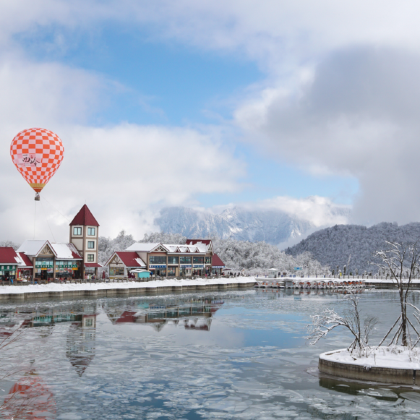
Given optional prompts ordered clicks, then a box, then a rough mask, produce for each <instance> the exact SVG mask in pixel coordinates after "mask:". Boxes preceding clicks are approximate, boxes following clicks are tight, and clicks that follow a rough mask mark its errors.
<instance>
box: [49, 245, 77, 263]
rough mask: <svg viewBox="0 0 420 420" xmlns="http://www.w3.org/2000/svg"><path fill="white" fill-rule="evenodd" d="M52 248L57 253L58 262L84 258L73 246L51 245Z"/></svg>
mask: <svg viewBox="0 0 420 420" xmlns="http://www.w3.org/2000/svg"><path fill="white" fill-rule="evenodd" d="M51 247H52V248H53V249H54V251H55V253H56V255H57V256H56V259H57V260H74V259H81V258H82V257H81V256H80V254H79V253H78V252H77V249H76V247H75V246H74V245H73V244H68V243H64V244H55V243H53V244H51Z"/></svg>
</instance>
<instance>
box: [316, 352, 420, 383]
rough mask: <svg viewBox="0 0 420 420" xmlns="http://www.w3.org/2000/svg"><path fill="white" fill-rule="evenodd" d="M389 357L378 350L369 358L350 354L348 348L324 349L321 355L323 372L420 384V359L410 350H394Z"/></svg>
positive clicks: (319, 367)
mask: <svg viewBox="0 0 420 420" xmlns="http://www.w3.org/2000/svg"><path fill="white" fill-rule="evenodd" d="M386 353H388V354H387V356H388V357H387V358H384V356H383V355H382V354H381V351H380V350H379V351H377V353H376V355H375V356H372V355H371V356H370V357H368V358H365V357H361V358H356V357H349V356H350V354H349V352H348V351H347V350H346V349H342V350H336V351H332V352H327V353H323V354H321V355H320V356H319V362H318V369H319V371H320V372H321V373H325V374H328V375H332V376H336V377H339V378H345V379H353V380H357V381H368V382H380V383H387V384H395V385H420V363H418V362H414V361H413V360H412V359H413V357H412V356H411V357H410V356H409V354H408V353H409V351H408V350H406V351H402V352H401V353H398V352H397V353H395V354H391V356H393V357H389V354H390V351H387V352H386ZM381 356H382V360H381Z"/></svg>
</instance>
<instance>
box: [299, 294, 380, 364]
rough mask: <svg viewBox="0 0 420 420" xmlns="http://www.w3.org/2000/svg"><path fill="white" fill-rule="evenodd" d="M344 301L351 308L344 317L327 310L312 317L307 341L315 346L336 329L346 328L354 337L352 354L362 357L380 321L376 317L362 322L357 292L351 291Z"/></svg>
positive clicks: (350, 347) (332, 310)
mask: <svg viewBox="0 0 420 420" xmlns="http://www.w3.org/2000/svg"><path fill="white" fill-rule="evenodd" d="M344 299H346V300H347V302H348V303H349V305H350V308H349V310H347V311H346V312H345V313H344V314H343V315H339V314H338V313H337V312H336V311H335V310H334V309H330V308H327V309H324V311H323V312H322V313H321V314H316V315H312V316H311V319H312V324H310V325H308V332H309V336H308V337H307V339H308V340H310V341H309V343H310V344H311V345H314V344H316V343H317V342H318V341H319V340H320V339H321V338H323V337H325V336H326V335H327V334H328V333H329V332H331V331H332V330H334V329H335V328H337V327H344V328H346V329H347V330H348V331H350V333H351V334H352V335H353V342H352V343H351V344H350V346H349V347H348V350H349V351H351V352H352V353H353V351H356V352H357V354H358V356H361V354H362V353H363V351H364V350H365V349H366V348H367V347H368V345H369V337H370V334H371V332H372V330H373V328H374V327H375V325H376V324H377V322H378V321H377V318H376V317H374V316H366V317H365V318H364V320H363V321H362V319H361V312H360V309H359V297H358V296H357V294H356V291H350V293H349V294H348V295H346V296H345V298H344Z"/></svg>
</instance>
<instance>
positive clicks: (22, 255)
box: [18, 252, 33, 267]
mask: <svg viewBox="0 0 420 420" xmlns="http://www.w3.org/2000/svg"><path fill="white" fill-rule="evenodd" d="M18 254H19V257H20V258H22V260H23V262H24V263H25V267H33V265H32V261H31V260H30V258H29V257H28V256H27V255H26V254H25V253H23V252H18Z"/></svg>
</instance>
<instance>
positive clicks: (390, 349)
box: [307, 241, 420, 385]
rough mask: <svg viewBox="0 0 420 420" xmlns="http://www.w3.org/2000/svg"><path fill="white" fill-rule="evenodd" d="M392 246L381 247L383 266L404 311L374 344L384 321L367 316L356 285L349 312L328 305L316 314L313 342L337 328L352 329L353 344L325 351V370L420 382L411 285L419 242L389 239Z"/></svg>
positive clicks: (418, 312) (418, 319)
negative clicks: (374, 333)
mask: <svg viewBox="0 0 420 420" xmlns="http://www.w3.org/2000/svg"><path fill="white" fill-rule="evenodd" d="M386 244H387V248H386V249H385V250H381V251H377V252H375V254H374V257H376V258H377V260H379V261H380V262H379V263H377V265H378V266H379V267H380V269H381V270H383V271H386V272H387V274H388V275H389V276H390V277H391V278H392V280H393V281H394V283H395V284H396V286H397V289H398V293H399V298H400V299H399V300H400V315H399V316H398V318H397V320H396V321H395V322H394V324H393V325H392V326H390V328H389V329H388V332H387V333H386V335H385V336H384V337H383V338H382V340H381V341H380V342H379V343H378V344H377V345H371V344H370V343H369V339H370V335H371V333H372V331H373V330H374V329H375V326H376V324H377V322H378V320H377V318H376V317H375V316H370V315H367V316H365V317H364V319H363V321H362V314H361V312H360V310H359V296H358V295H357V294H356V291H353V290H350V291H349V293H348V295H346V296H345V299H346V300H347V302H348V303H349V305H350V308H349V310H348V311H346V312H345V313H344V314H343V315H341V314H338V313H337V312H336V311H335V310H333V309H330V308H327V309H325V310H324V311H323V312H322V313H321V314H316V315H313V316H311V318H312V324H311V325H309V326H308V330H309V333H310V334H309V336H308V337H307V338H308V339H309V340H310V344H311V345H314V344H316V343H317V342H318V341H319V340H320V339H321V338H323V337H325V336H326V335H327V334H328V333H330V332H331V331H332V330H333V329H335V328H337V327H344V328H346V329H347V330H348V331H349V332H350V333H351V334H352V335H353V342H352V343H351V344H350V346H349V347H348V348H344V349H338V350H332V351H328V352H325V353H322V354H321V355H320V356H319V363H318V369H319V371H320V372H321V373H324V374H328V375H333V376H337V377H340V378H346V379H354V380H358V381H360V380H362V381H371V382H381V383H390V384H396V385H398V384H399V385H420V372H419V375H417V371H420V348H418V347H417V345H418V344H419V343H420V333H419V331H420V309H419V308H418V307H416V306H415V305H413V304H411V303H409V302H408V297H409V296H410V294H411V284H412V280H413V279H414V278H415V276H418V274H419V272H420V249H419V248H418V246H417V242H416V243H398V242H391V241H386Z"/></svg>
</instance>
